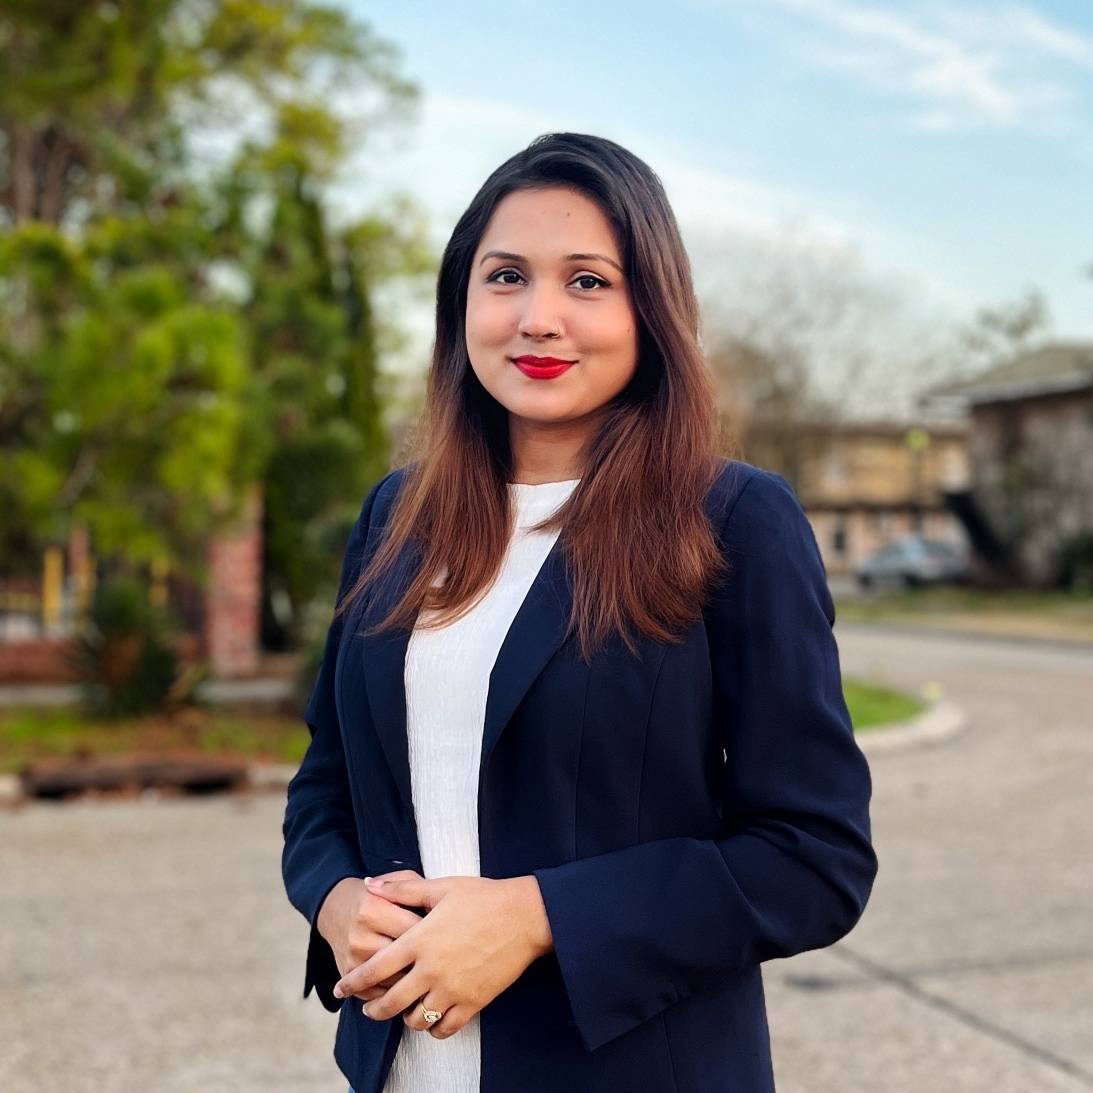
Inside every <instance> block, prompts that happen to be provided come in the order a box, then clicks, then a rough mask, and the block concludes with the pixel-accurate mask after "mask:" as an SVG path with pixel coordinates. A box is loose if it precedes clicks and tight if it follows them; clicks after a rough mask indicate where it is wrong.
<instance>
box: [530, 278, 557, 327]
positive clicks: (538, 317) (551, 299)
mask: <svg viewBox="0 0 1093 1093" xmlns="http://www.w3.org/2000/svg"><path fill="white" fill-rule="evenodd" d="M524 300H525V306H524V313H523V315H521V317H520V333H521V334H525V335H526V336H527V337H529V338H545V337H550V336H551V335H558V334H560V333H561V331H562V317H561V310H560V308H559V307H558V298H557V295H556V294H555V293H554V291H553V289H552V287H551V286H550V285H549V284H548V283H546V282H545V281H540V282H539V284H538V285H537V286H536V287H535V288H532V289H530V290H529V291H528V292H526V293H524Z"/></svg>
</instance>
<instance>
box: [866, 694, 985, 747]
mask: <svg viewBox="0 0 1093 1093" xmlns="http://www.w3.org/2000/svg"><path fill="white" fill-rule="evenodd" d="M967 723H968V718H967V715H966V714H965V712H964V711H963V710H962V709H961V708H960V707H959V706H956V705H954V704H953V703H951V702H935V703H934V704H933V705H932V706H930V707H929V708H928V709H926V710H923V712H922V713H920V714H919V715H918V716H917V717H912V718H911V719H910V720H908V721H896V722H892V723H891V724H890V725H889V726H887V727H884V726H877V727H875V728H869V729H863V730H862V731H861V732H856V733H855V734H854V739H855V740H856V741H857V742H858V744H859V746H860V747H861V749H862V751H864V752H866V753H867V754H882V753H884V752H890V751H905V750H907V749H910V748H919V747H928V746H931V745H934V744H942V743H944V742H945V741H947V740H951V739H952V738H953V737H954V736H958V735H960V733H962V732H963V731H964V729H965V728H966V727H967Z"/></svg>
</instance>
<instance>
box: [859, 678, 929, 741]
mask: <svg viewBox="0 0 1093 1093" xmlns="http://www.w3.org/2000/svg"><path fill="white" fill-rule="evenodd" d="M843 695H844V697H845V698H846V705H847V708H848V709H849V710H850V717H851V720H852V721H853V723H854V730H855V732H860V731H861V730H863V729H875V728H877V726H881V725H885V724H887V723H888V722H891V721H904V720H906V719H907V718H909V717H914V716H915V715H916V714H919V713H921V712H922V711H923V710H924V709H925V708H926V704H925V703H924V702H921V701H919V700H918V699H917V698H915V697H913V696H912V695H909V694H907V693H906V692H904V691H894V690H892V689H891V688H889V687H881V686H878V685H877V684H874V683H866V682H865V681H864V680H860V679H854V678H851V677H847V676H843Z"/></svg>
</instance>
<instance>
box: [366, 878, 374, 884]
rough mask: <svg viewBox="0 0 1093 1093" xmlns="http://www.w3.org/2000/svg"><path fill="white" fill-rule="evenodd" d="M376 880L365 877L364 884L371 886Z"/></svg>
mask: <svg viewBox="0 0 1093 1093" xmlns="http://www.w3.org/2000/svg"><path fill="white" fill-rule="evenodd" d="M375 879H376V878H375V877H365V878H364V883H365V884H371V883H372V881H374V880H375Z"/></svg>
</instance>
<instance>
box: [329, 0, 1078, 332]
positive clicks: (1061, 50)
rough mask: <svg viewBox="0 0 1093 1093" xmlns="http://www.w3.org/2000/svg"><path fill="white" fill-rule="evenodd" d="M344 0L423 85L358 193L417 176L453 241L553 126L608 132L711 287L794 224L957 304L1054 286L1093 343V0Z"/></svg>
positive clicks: (351, 192)
mask: <svg viewBox="0 0 1093 1093" xmlns="http://www.w3.org/2000/svg"><path fill="white" fill-rule="evenodd" d="M338 2H340V3H341V4H342V6H344V7H345V8H347V9H349V10H350V11H351V12H352V13H353V14H354V15H356V16H358V17H359V18H360V19H361V20H363V21H365V22H367V23H368V24H369V25H370V27H371V28H372V30H373V32H374V33H375V34H376V35H377V36H378V37H380V38H381V39H383V40H386V41H388V42H390V43H392V44H393V45H394V46H395V47H396V49H397V51H398V55H399V56H398V62H397V67H398V70H399V71H400V72H401V73H402V74H403V75H404V76H407V77H409V78H411V79H413V80H415V81H416V82H418V83H419V84H420V85H421V87H422V91H423V98H422V103H421V107H420V110H419V112H418V113H417V115H416V117H414V118H413V119H412V120H410V121H409V122H407V123H406V124H404V125H402V126H393V127H392V129H391V131H390V132H389V133H381V134H379V135H378V137H376V138H372V137H370V138H369V140H368V142H367V146H366V148H365V149H364V151H362V154H361V155H359V156H357V157H355V158H354V160H353V161H352V162H351V165H350V168H349V170H348V171H347V173H346V174H345V175H344V176H343V183H342V184H341V186H340V187H339V189H338V191H337V198H336V200H338V201H341V202H345V203H346V207H347V208H349V209H352V208H353V207H354V206H355V205H357V204H359V203H360V202H362V201H364V200H365V198H366V197H367V199H368V201H371V200H373V199H374V198H375V196H376V195H377V193H378V192H380V191H383V190H384V189H387V188H391V189H402V190H405V191H408V192H409V193H411V194H413V195H414V196H415V197H416V198H417V199H418V200H419V201H420V202H421V203H422V204H423V205H424V207H425V208H426V209H427V211H428V212H429V216H430V223H431V225H432V229H433V231H434V233H435V239H436V241H437V245H438V247H442V246H443V243H444V242H445V241H446V239H447V235H448V234H449V233H450V230H451V228H452V226H453V225H454V223H455V220H456V218H457V217H458V216H459V214H460V213H461V212H462V210H463V209H464V208H465V207H466V205H467V204H468V203H469V201H470V199H471V197H472V196H473V194H474V192H475V191H476V190H477V188H478V187H479V185H480V184H481V183H482V181H483V180H484V179H485V177H486V176H487V175H488V174H489V173H490V171H492V170H493V169H494V168H495V167H496V166H497V165H498V164H499V163H501V162H502V161H503V160H504V159H507V158H508V157H509V156H510V155H512V154H513V153H514V152H516V151H518V150H519V149H520V148H522V147H523V146H525V145H526V144H527V143H528V142H529V141H530V140H532V139H533V138H534V137H535V136H538V135H539V134H540V133H544V132H549V131H552V130H573V131H579V132H586V133H596V134H598V135H601V136H605V137H609V138H611V139H612V140H616V141H618V142H619V143H621V144H623V145H625V146H626V147H628V148H629V149H630V150H631V151H633V152H634V153H636V154H637V155H639V156H640V157H641V158H642V159H644V160H645V161H646V162H647V163H648V164H649V165H650V166H651V167H652V168H653V169H654V170H655V171H656V172H657V174H658V175H659V176H660V177H661V179H662V180H663V182H664V184H665V187H666V190H667V192H668V196H669V199H670V200H671V202H672V206H673V208H674V210H675V212H676V216H677V218H678V220H679V222H680V225H681V230H682V231H683V234H684V241H685V243H686V245H687V246H688V250H689V251H690V252H691V254H692V261H693V263H694V266H695V275H696V281H698V282H700V283H713V281H712V280H711V278H714V279H715V278H716V276H717V273H718V271H719V269H721V268H723V267H727V266H728V265H730V264H731V263H732V261H733V260H734V258H735V260H737V261H747V260H748V259H747V257H746V256H747V255H748V254H749V253H760V252H761V251H762V248H764V247H775V248H781V249H782V250H784V249H785V247H786V240H787V238H788V239H791V240H792V244H791V246H792V247H798V248H801V249H802V250H808V251H811V252H816V253H824V254H827V255H829V256H833V258H834V260H835V261H847V262H850V261H852V262H854V263H856V264H857V265H859V266H860V267H861V269H862V270H863V271H866V272H867V274H868V276H869V277H873V278H876V279H877V280H878V281H883V282H885V283H889V284H892V285H898V286H899V291H900V293H901V294H902V296H903V297H904V298H905V299H907V300H909V301H912V302H913V304H914V305H915V306H917V307H921V308H922V309H923V311H924V312H927V311H928V312H930V313H936V314H937V315H939V316H942V317H944V318H952V319H954V320H963V319H970V318H971V316H972V315H973V314H974V312H975V311H976V310H977V309H978V308H980V307H984V306H995V305H998V304H1002V303H1005V302H1009V301H1013V300H1016V299H1017V298H1019V297H1020V296H1022V295H1023V294H1024V292H1025V291H1026V290H1028V289H1031V288H1036V289H1039V290H1040V291H1042V292H1043V293H1044V295H1045V297H1046V299H1047V303H1048V307H1049V310H1050V314H1051V318H1052V323H1051V327H1050V333H1051V335H1052V336H1053V337H1056V338H1058V339H1093V278H1091V277H1090V276H1089V275H1088V274H1087V273H1086V268H1087V267H1089V266H1091V265H1093V3H1090V2H1089V0H1037V2H1028V3H1021V4H1007V3H980V2H975V3H972V2H968V3H952V2H949V3H923V2H918V0H906V2H903V3H881V2H879V0H878V2H865V0H673V2H671V3H660V4H652V3H643V2H640V0H628V2H625V3H622V2H616V0H601V2H600V3H583V4H576V3H572V2H570V0H559V2H552V3H542V2H538V3H537V2H533V0H508V2H507V3H497V2H493V3H489V4H485V3H479V2H477V0H464V2H462V3H459V4H450V3H441V2H437V0H432V2H423V0H400V2H399V3H397V4H392V3H389V2H383V3H378V2H370V0H338ZM352 95H353V91H352V89H347V96H348V100H347V101H351V99H352ZM749 248H758V250H754V249H749ZM840 255H841V256H843V257H842V258H841V259H840V258H839V257H838V256H840Z"/></svg>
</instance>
